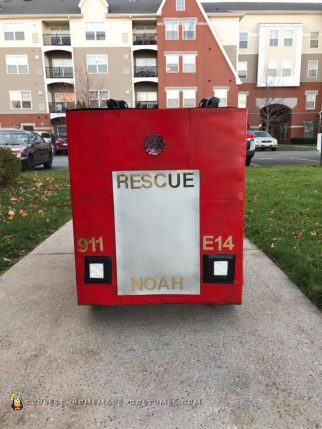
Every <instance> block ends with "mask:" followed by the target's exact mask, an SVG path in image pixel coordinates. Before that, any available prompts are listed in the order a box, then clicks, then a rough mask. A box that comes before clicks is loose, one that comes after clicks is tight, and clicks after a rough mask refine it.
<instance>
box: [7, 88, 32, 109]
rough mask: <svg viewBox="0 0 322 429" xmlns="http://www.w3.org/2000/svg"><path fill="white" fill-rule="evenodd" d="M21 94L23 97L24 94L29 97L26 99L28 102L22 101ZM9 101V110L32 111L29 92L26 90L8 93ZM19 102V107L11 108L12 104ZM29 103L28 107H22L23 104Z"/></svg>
mask: <svg viewBox="0 0 322 429" xmlns="http://www.w3.org/2000/svg"><path fill="white" fill-rule="evenodd" d="M16 94H19V97H16ZM23 94H24V95H26V94H28V95H29V97H28V100H26V99H25V100H23ZM9 99H10V108H11V110H20V109H24V110H25V109H28V110H30V109H32V100H31V91H28V90H18V91H14V90H12V91H9ZM17 101H18V102H20V107H14V106H13V104H12V103H14V102H17ZM24 101H25V102H26V101H27V102H30V106H28V107H23V102H24Z"/></svg>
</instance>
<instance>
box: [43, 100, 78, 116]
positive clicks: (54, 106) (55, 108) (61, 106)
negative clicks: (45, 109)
mask: <svg viewBox="0 0 322 429" xmlns="http://www.w3.org/2000/svg"><path fill="white" fill-rule="evenodd" d="M70 109H75V103H73V102H67V101H56V102H55V103H49V113H66V110H70Z"/></svg>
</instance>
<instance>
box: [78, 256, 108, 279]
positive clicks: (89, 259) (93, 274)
mask: <svg viewBox="0 0 322 429" xmlns="http://www.w3.org/2000/svg"><path fill="white" fill-rule="evenodd" d="M84 259H85V283H86V284H88V283H90V284H97V283H104V284H111V283H112V257H111V256H85V258H84Z"/></svg>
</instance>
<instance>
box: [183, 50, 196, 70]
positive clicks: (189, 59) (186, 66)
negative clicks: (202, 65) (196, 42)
mask: <svg viewBox="0 0 322 429" xmlns="http://www.w3.org/2000/svg"><path fill="white" fill-rule="evenodd" d="M182 71H183V73H196V55H195V54H182Z"/></svg>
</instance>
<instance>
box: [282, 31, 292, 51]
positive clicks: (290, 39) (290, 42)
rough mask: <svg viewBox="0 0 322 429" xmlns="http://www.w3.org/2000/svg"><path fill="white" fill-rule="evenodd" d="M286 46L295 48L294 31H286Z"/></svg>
mask: <svg viewBox="0 0 322 429" xmlns="http://www.w3.org/2000/svg"><path fill="white" fill-rule="evenodd" d="M289 35H291V37H289ZM284 46H288V47H290V46H293V30H289V29H288V30H284Z"/></svg>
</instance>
